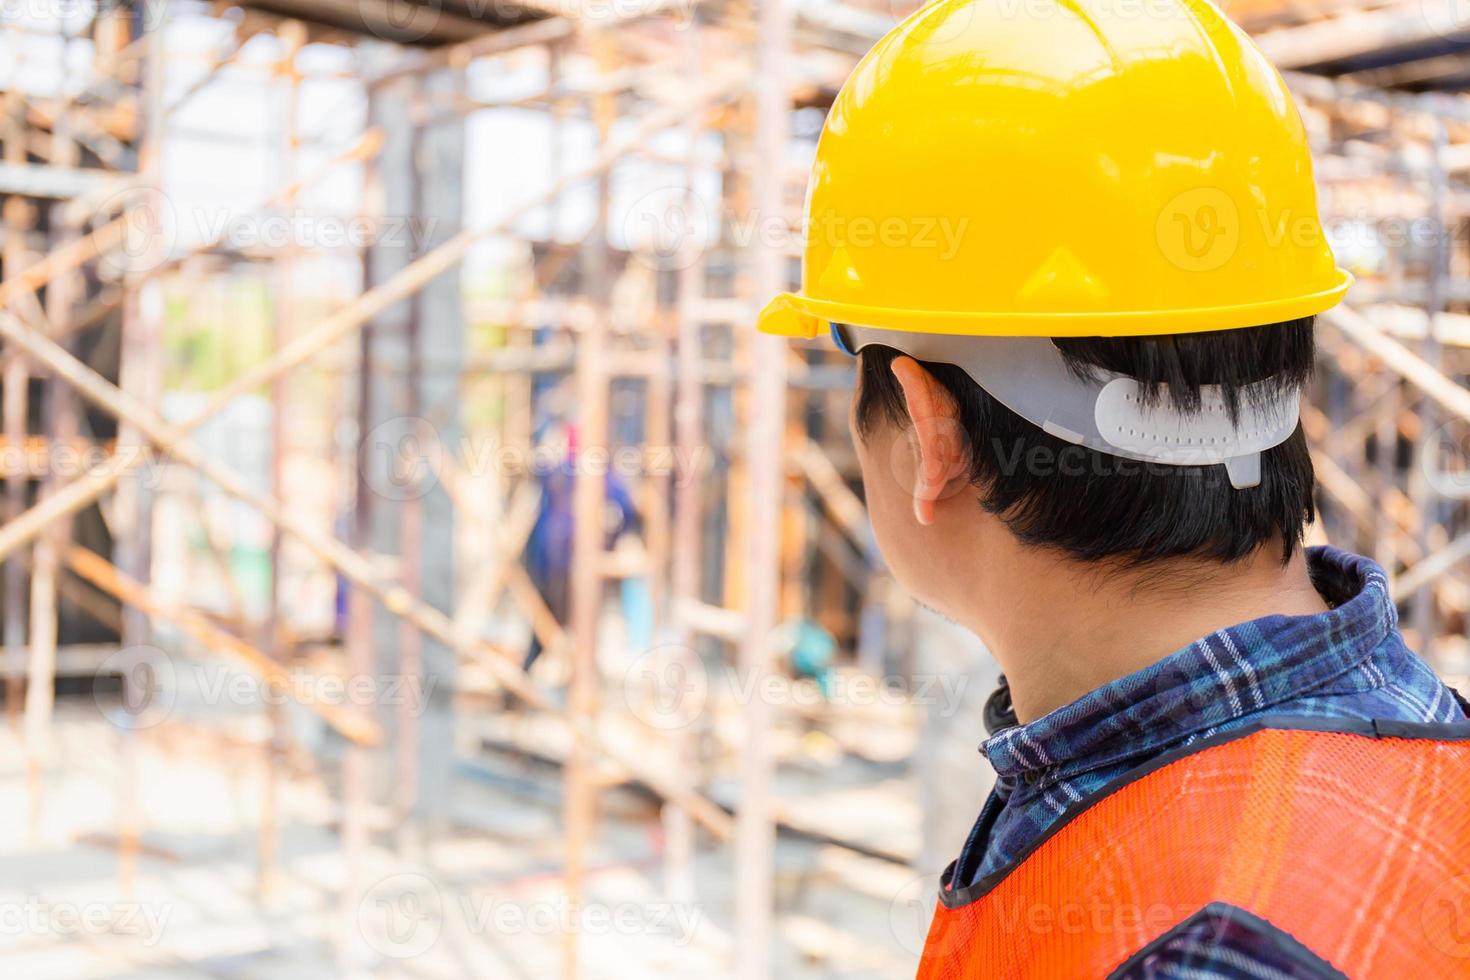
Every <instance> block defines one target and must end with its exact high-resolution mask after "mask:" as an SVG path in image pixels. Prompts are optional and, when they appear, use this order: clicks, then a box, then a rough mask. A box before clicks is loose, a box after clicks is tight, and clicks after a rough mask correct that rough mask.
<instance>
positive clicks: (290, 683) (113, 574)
mask: <svg viewBox="0 0 1470 980" xmlns="http://www.w3.org/2000/svg"><path fill="white" fill-rule="evenodd" d="M66 565H67V567H68V568H70V569H71V570H72V571H74V572H76V573H77V575H78V576H80V577H81V578H82V579H83V580H84V581H86V582H90V583H91V584H92V585H94V586H96V587H97V588H99V589H101V590H102V591H103V592H106V593H107V594H108V595H110V596H113V597H114V598H116V599H117V600H118V601H120V602H123V603H126V604H127V605H130V606H132V607H134V608H136V609H139V610H141V611H143V612H145V613H147V614H148V615H150V616H155V617H157V618H159V619H164V620H167V621H168V622H170V623H173V624H174V625H175V626H177V627H178V628H179V629H180V630H182V631H183V632H184V633H186V634H188V636H189V637H190V638H191V639H193V640H194V641H195V642H197V643H199V644H201V645H203V646H204V647H207V648H208V649H210V650H212V651H214V652H216V653H220V654H223V655H224V656H226V657H229V658H230V659H231V660H234V661H235V662H236V663H238V664H240V665H241V666H242V667H245V668H246V669H247V670H249V671H250V672H251V673H253V674H255V675H256V676H257V677H259V678H260V679H261V680H263V681H265V683H266V686H267V687H268V688H269V689H270V692H271V693H272V695H275V696H279V695H282V694H286V695H290V696H291V697H292V698H294V699H295V700H296V701H297V702H298V703H300V704H301V706H302V707H304V708H306V709H307V710H308V711H311V712H312V713H313V714H315V715H317V716H318V717H319V718H321V719H322V720H323V721H325V722H326V723H327V724H328V725H330V726H332V728H333V729H334V730H336V731H337V732H339V733H340V734H341V735H342V736H343V737H344V738H346V739H349V740H350V741H352V742H353V743H354V744H357V745H366V746H376V745H380V744H382V741H383V735H382V731H381V730H380V729H379V727H378V725H377V723H376V722H374V721H373V720H372V719H371V718H367V717H365V716H363V715H361V714H360V713H358V712H356V711H352V710H348V709H347V708H345V707H344V706H342V705H336V704H324V703H322V700H321V698H316V697H313V698H305V699H303V698H301V697H300V691H299V690H298V688H299V687H301V686H302V685H301V684H300V683H299V682H298V681H294V680H293V675H292V674H291V673H289V672H288V671H287V670H286V669H285V668H284V667H283V666H282V665H281V664H280V663H279V662H277V660H276V659H275V658H274V657H272V656H271V655H270V654H269V653H266V652H265V651H264V650H261V649H260V648H259V647H256V646H252V645H251V644H249V643H246V642H245V641H244V640H242V639H240V638H239V637H238V636H235V635H234V634H232V633H228V632H226V631H225V630H223V629H221V628H220V627H218V626H216V625H215V624H214V623H212V622H210V621H209V620H208V619H207V618H205V617H204V616H203V615H201V614H200V613H197V612H195V611H194V610H192V609H188V608H185V607H182V606H173V605H169V604H168V603H165V602H163V601H162V600H161V599H159V598H157V597H156V596H154V595H153V593H152V592H151V591H149V589H148V588H147V587H146V586H144V585H142V584H141V583H139V582H138V581H137V580H136V579H134V578H132V577H130V576H128V575H125V574H124V573H123V572H122V571H120V570H119V569H118V568H117V566H115V565H113V564H112V563H111V562H109V561H108V560H107V559H106V558H103V557H102V556H101V555H99V554H97V553H96V552H94V551H89V550H88V549H86V548H83V547H82V546H80V545H71V546H69V547H68V548H67V550H66ZM297 676H298V677H299V676H300V675H297ZM306 686H307V687H312V688H316V689H320V688H321V687H322V685H321V684H320V683H319V682H317V681H315V680H313V681H311V682H310V683H309V684H307V685H306Z"/></svg>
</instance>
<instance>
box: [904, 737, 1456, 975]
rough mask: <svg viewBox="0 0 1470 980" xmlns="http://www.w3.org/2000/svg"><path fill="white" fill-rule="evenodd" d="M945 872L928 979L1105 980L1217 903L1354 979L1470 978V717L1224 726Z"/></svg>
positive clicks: (924, 971)
mask: <svg viewBox="0 0 1470 980" xmlns="http://www.w3.org/2000/svg"><path fill="white" fill-rule="evenodd" d="M953 873H954V866H953V865H951V866H950V869H949V871H947V872H946V873H945V883H944V885H943V886H942V888H941V891H940V896H939V908H938V910H937V911H936V913H935V916H934V921H933V924H932V925H931V926H930V929H929V938H928V941H927V943H926V945H925V949H924V956H923V960H922V961H921V963H920V966H919V974H918V975H919V980H979V978H985V980H989V978H992V977H1004V978H1012V977H1035V978H1044V980H1065V978H1073V977H1085V978H1091V977H1107V976H1109V975H1110V974H1113V973H1115V972H1118V971H1120V970H1121V969H1122V968H1123V967H1124V966H1125V965H1127V966H1129V967H1130V968H1132V967H1133V966H1134V965H1135V964H1137V963H1138V959H1134V961H1133V963H1130V962H1129V960H1130V957H1141V956H1146V955H1148V952H1149V950H1145V947H1149V944H1150V943H1153V942H1155V940H1159V939H1160V937H1161V936H1164V935H1165V934H1166V933H1169V932H1170V930H1171V929H1173V928H1174V927H1175V926H1177V925H1179V924H1180V923H1181V922H1183V921H1184V920H1186V919H1188V918H1189V917H1190V916H1192V915H1195V914H1198V913H1200V911H1201V910H1202V909H1204V908H1205V906H1207V905H1208V906H1215V907H1218V905H1219V904H1220V903H1224V904H1227V905H1230V906H1234V907H1235V909H1238V910H1242V911H1244V912H1246V913H1249V914H1250V915H1253V916H1255V917H1258V918H1259V919H1263V920H1265V921H1266V923H1269V924H1270V926H1271V927H1274V930H1279V931H1280V932H1284V933H1286V934H1287V936H1289V937H1290V939H1287V940H1285V941H1286V942H1287V943H1290V942H1291V941H1292V940H1295V942H1296V943H1299V944H1301V946H1305V947H1306V950H1307V951H1309V952H1310V953H1312V954H1315V956H1317V957H1320V958H1321V959H1322V960H1324V961H1326V962H1327V963H1329V964H1331V965H1332V966H1333V967H1335V968H1336V969H1337V970H1339V971H1341V972H1342V973H1344V974H1346V975H1347V976H1349V977H1351V978H1353V980H1367V978H1379V977H1382V978H1384V980H1404V978H1413V980H1441V978H1446V980H1448V978H1470V723H1466V724H1454V725H1449V724H1411V723H1406V722H1389V721H1377V722H1353V721H1346V722H1344V721H1340V720H1336V719H1332V720H1321V719H1306V718H1290V719H1273V720H1271V721H1268V722H1263V723H1261V724H1257V725H1254V726H1251V727H1247V728H1243V729H1240V730H1236V731H1231V732H1226V733H1222V734H1220V735H1218V736H1215V737H1214V738H1210V739H1205V740H1203V741H1201V742H1200V743H1198V744H1196V745H1193V746H1189V747H1186V748H1184V749H1181V750H1177V751H1175V752H1171V753H1167V754H1166V755H1164V756H1162V757H1160V758H1159V759H1157V760H1154V761H1153V762H1152V763H1149V764H1147V765H1145V766H1143V767H1140V768H1139V769H1136V770H1133V771H1132V772H1130V773H1129V774H1128V775H1126V776H1124V777H1122V778H1121V779H1119V780H1117V781H1116V782H1114V783H1112V784H1110V785H1109V786H1108V787H1106V788H1105V789H1103V790H1102V791H1101V792H1100V793H1098V794H1097V795H1096V796H1094V797H1092V798H1091V799H1090V800H1089V801H1088V802H1087V803H1086V804H1085V805H1083V806H1082V807H1081V808H1080V809H1078V810H1076V811H1073V812H1069V813H1068V814H1067V815H1066V816H1064V817H1063V818H1061V820H1059V821H1058V823H1057V824H1056V825H1054V826H1053V827H1052V829H1051V830H1050V831H1049V832H1048V834H1047V836H1046V837H1044V838H1043V839H1042V840H1041V841H1039V842H1038V843H1037V844H1034V845H1033V846H1032V847H1031V848H1030V849H1029V850H1028V851H1027V853H1026V854H1025V855H1024V856H1023V857H1022V858H1021V860H1020V861H1019V862H1018V863H1016V864H1014V865H1012V866H1011V867H1010V868H1009V869H1006V870H1003V871H1001V872H998V873H997V874H995V875H992V876H990V877H987V878H986V879H983V880H982V881H980V882H978V883H976V884H975V885H973V886H971V887H969V888H951V887H950V882H949V877H950V875H952V874H953ZM1152 948H1157V947H1151V949H1152Z"/></svg>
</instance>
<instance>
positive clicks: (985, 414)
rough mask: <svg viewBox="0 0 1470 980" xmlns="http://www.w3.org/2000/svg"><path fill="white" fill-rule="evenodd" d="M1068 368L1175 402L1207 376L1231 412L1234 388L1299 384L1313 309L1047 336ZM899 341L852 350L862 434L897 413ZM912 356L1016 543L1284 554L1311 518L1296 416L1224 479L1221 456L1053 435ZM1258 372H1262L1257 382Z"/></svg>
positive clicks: (1129, 558)
mask: <svg viewBox="0 0 1470 980" xmlns="http://www.w3.org/2000/svg"><path fill="white" fill-rule="evenodd" d="M1053 343H1054V344H1055V345H1056V346H1057V348H1058V349H1059V350H1060V351H1061V352H1062V355H1063V357H1064V358H1065V360H1066V362H1067V364H1068V366H1069V368H1070V369H1071V370H1072V371H1074V372H1075V373H1077V374H1079V375H1083V376H1087V375H1089V374H1090V373H1092V372H1093V371H1095V370H1097V369H1101V370H1103V371H1109V372H1113V373H1116V374H1121V375H1126V376H1128V377H1131V378H1133V379H1136V380H1137V381H1138V382H1140V384H1141V385H1142V386H1143V389H1144V391H1145V396H1146V397H1149V398H1153V399H1156V400H1164V401H1167V402H1169V403H1172V406H1173V407H1174V408H1175V409H1178V410H1180V411H1183V412H1186V413H1187V412H1190V411H1193V410H1197V409H1198V408H1199V407H1200V396H1201V391H1202V389H1203V388H1204V387H1205V386H1218V387H1219V390H1220V394H1221V395H1222V396H1223V398H1224V401H1225V404H1226V407H1227V409H1228V410H1229V411H1230V413H1231V414H1232V416H1233V415H1234V414H1235V413H1236V411H1237V410H1238V409H1239V408H1240V407H1241V404H1242V399H1245V398H1251V397H1255V398H1259V397H1262V396H1264V395H1272V394H1277V393H1279V392H1280V391H1282V390H1285V389H1286V388H1288V387H1292V388H1294V387H1297V386H1299V385H1301V384H1302V383H1303V382H1304V381H1305V380H1306V378H1307V376H1308V375H1309V374H1310V373H1311V369H1312V357H1313V348H1312V319H1311V318H1310V317H1309V318H1306V319H1301V320H1291V321H1288V322H1285V323H1277V324H1271V325H1267V326H1260V327H1254V328H1247V329H1235V330H1222V331H1216V332H1208V333H1192V334H1177V335H1159V336H1142V337H1122V338H1104V337H1081V338H1058V339H1055V340H1054V341H1053ZM898 356H900V355H899V352H898V351H896V350H894V349H893V348H889V347H882V346H868V347H865V348H864V349H863V351H862V354H861V367H860V372H861V383H860V385H859V395H858V403H857V406H856V422H857V426H858V429H859V432H860V433H862V434H864V435H867V434H869V433H871V432H872V431H873V429H874V428H875V427H876V426H878V425H881V424H883V423H885V422H886V423H891V424H896V425H901V426H902V425H907V424H908V421H909V420H908V413H907V409H906V407H905V401H904V393H903V390H902V388H901V387H900V385H899V383H898V381H897V380H896V379H895V377H894V375H893V373H892V370H891V366H892V363H893V361H894V359H895V358H896V357H898ZM923 366H924V368H925V369H926V370H928V371H929V373H930V374H932V375H933V376H934V378H935V379H936V380H937V381H938V382H939V383H940V384H941V385H942V386H943V387H944V388H945V389H947V390H948V391H949V393H950V395H951V396H952V397H953V398H954V401H955V404H956V406H957V408H958V415H959V419H960V424H961V427H962V428H963V430H964V434H965V436H966V438H967V440H968V443H969V447H968V448H969V453H970V465H969V474H968V475H969V479H970V482H971V483H972V484H973V486H974V488H975V489H976V491H977V493H978V496H979V501H980V505H981V506H982V507H983V508H984V509H985V510H986V511H987V512H989V513H991V514H994V515H996V516H997V517H998V518H999V519H1001V520H1002V521H1003V522H1004V523H1005V524H1006V526H1007V527H1008V528H1009V529H1010V531H1011V532H1012V533H1013V534H1015V535H1016V537H1017V538H1019V539H1020V540H1021V541H1022V542H1023V543H1025V544H1027V545H1032V546H1036V547H1047V548H1052V549H1056V550H1059V551H1060V552H1062V553H1064V554H1066V555H1067V556H1069V557H1071V558H1073V559H1075V560H1078V561H1083V562H1102V561H1109V560H1114V561H1121V562H1124V563H1127V564H1139V565H1146V564H1151V563H1156V562H1160V561H1165V560H1168V559H1176V558H1194V559H1204V560H1213V561H1220V562H1230V561H1236V560H1239V559H1242V558H1244V557H1246V556H1248V555H1250V554H1252V553H1254V552H1255V551H1257V550H1258V549H1260V548H1262V547H1265V546H1268V545H1271V546H1275V547H1279V548H1280V549H1281V557H1282V560H1283V561H1285V560H1286V559H1288V558H1290V557H1291V554H1292V552H1293V550H1294V549H1295V548H1296V546H1297V545H1298V544H1299V543H1300V542H1301V539H1302V535H1303V533H1304V530H1305V528H1306V526H1307V525H1308V524H1309V523H1310V522H1311V520H1312V518H1313V505H1312V489H1313V477H1312V462H1311V457H1310V456H1309V454H1308V452H1307V447H1306V442H1305V439H1304V437H1303V435H1302V431H1301V428H1300V426H1298V427H1297V429H1296V431H1295V432H1294V433H1293V434H1292V435H1291V437H1290V438H1288V439H1287V440H1286V441H1285V442H1283V443H1281V444H1280V445H1277V446H1274V447H1272V448H1270V449H1267V450H1266V451H1265V452H1264V453H1262V456H1261V480H1260V484H1259V485H1258V486H1254V487H1248V488H1244V489H1237V488H1236V487H1233V486H1232V485H1231V481H1230V479H1229V477H1228V475H1227V473H1226V471H1225V468H1224V467H1223V466H1219V465H1211V466H1174V465H1164V464H1158V463H1146V462H1140V461H1137V460H1133V459H1127V458H1123V457H1121V456H1114V455H1108V454H1104V453H1100V452H1096V451H1094V450H1092V449H1088V448H1086V447H1084V446H1079V445H1073V444H1071V443H1068V442H1064V441H1062V440H1061V439H1058V438H1056V437H1055V436H1052V435H1050V434H1049V433H1047V432H1044V431H1042V430H1041V429H1040V428H1039V427H1038V426H1036V425H1034V424H1033V423H1031V422H1029V421H1027V420H1025V419H1023V418H1021V417H1020V416H1018V415H1016V414H1015V413H1014V412H1012V411H1010V410H1009V409H1008V408H1006V407H1005V406H1004V405H1002V404H1001V403H1000V402H999V401H997V400H996V399H995V398H993V397H992V396H991V395H990V394H988V393H987V392H986V391H985V390H984V389H983V388H981V387H980V386H979V385H978V384H976V383H975V381H973V380H972V379H971V378H970V377H969V376H968V375H967V374H966V373H965V372H964V371H963V370H961V369H960V368H958V367H955V366H952V365H949V364H939V363H933V362H924V363H923ZM1259 382H1266V384H1264V385H1262V384H1258V383H1259Z"/></svg>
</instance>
